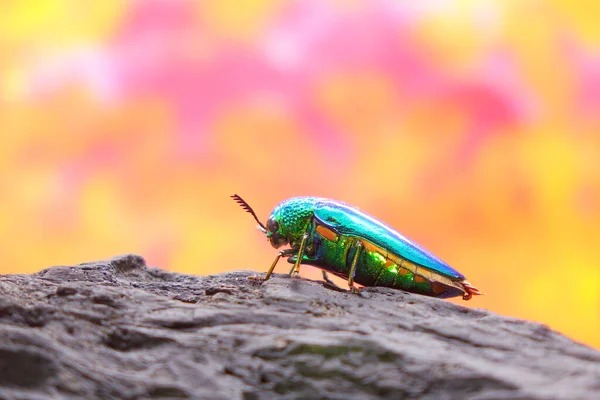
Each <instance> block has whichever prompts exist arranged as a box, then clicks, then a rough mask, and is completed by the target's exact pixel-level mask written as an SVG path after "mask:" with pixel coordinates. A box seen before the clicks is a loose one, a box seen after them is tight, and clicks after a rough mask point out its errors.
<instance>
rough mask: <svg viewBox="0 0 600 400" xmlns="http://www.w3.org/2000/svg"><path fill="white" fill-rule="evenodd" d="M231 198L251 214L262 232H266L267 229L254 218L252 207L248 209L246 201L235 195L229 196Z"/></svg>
mask: <svg viewBox="0 0 600 400" xmlns="http://www.w3.org/2000/svg"><path fill="white" fill-rule="evenodd" d="M231 198H232V199H233V200H234V201H235V202H236V203H238V204H239V205H240V206H241V207H242V208H243V209H244V211H246V212H249V213H250V214H252V216H253V217H254V219H255V220H256V222H258V225H259V226H260V228H261V230H262V231H263V232H267V228H265V226H264V225H263V223H262V222H260V220H259V219H258V217H257V216H256V213H255V212H254V210H253V209H252V207H250V205H248V203H246V200H244V199H242V198H241V197H240V196H238V195H237V194H234V195H233V196H231Z"/></svg>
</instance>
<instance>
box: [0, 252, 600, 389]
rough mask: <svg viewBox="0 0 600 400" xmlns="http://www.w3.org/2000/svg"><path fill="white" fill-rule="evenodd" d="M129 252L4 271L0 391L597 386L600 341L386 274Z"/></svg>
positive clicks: (599, 386)
mask: <svg viewBox="0 0 600 400" xmlns="http://www.w3.org/2000/svg"><path fill="white" fill-rule="evenodd" d="M251 275H253V273H252V272H248V271H237V272H229V273H225V274H220V275H213V276H189V275H181V274H176V273H170V272H166V271H163V270H159V269H154V268H148V267H146V265H145V262H144V260H143V259H142V258H141V257H139V256H135V255H128V256H123V257H118V258H114V259H112V260H109V261H103V262H93V263H85V264H81V265H78V266H74V267H69V266H64V267H54V268H49V269H46V270H43V271H40V272H38V273H36V274H33V275H3V276H0V398H3V399H4V398H7V399H38V398H39V399H43V398H51V397H55V398H118V399H145V398H195V399H271V398H278V399H299V398H302V399H375V398H389V399H479V400H484V399H485V400H492V399H498V400H499V399H507V400H508V399H512V400H515V399H569V400H572V399H600V352H598V351H596V350H594V349H591V348H589V347H586V346H584V345H582V344H579V343H576V342H573V341H572V340H570V339H568V338H566V337H565V336H563V335H561V334H559V333H556V332H554V331H552V330H550V329H548V328H547V327H546V326H544V325H540V324H537V323H533V322H527V321H522V320H518V319H514V318H507V317H501V316H498V315H496V314H493V313H491V312H488V311H484V310H478V309H472V308H465V307H462V306H458V305H455V304H453V303H450V302H447V301H444V300H438V299H433V298H429V297H425V296H419V295H416V294H410V293H407V292H403V291H399V290H392V289H386V288H367V289H365V290H364V291H363V292H362V294H361V295H360V296H359V295H354V294H351V293H349V292H345V291H339V290H333V289H331V288H328V287H326V286H325V285H324V284H323V283H322V282H316V281H311V280H306V279H299V278H289V277H288V276H284V275H275V276H274V277H273V278H272V279H271V280H269V281H267V282H265V283H264V284H262V285H261V284H260V282H257V281H254V280H251V279H248V277H250V276H251Z"/></svg>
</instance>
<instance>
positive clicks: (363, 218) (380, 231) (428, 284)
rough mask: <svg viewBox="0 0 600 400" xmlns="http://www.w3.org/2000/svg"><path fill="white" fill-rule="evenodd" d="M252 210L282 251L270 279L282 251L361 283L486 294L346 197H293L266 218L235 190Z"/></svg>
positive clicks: (437, 293)
mask: <svg viewBox="0 0 600 400" xmlns="http://www.w3.org/2000/svg"><path fill="white" fill-rule="evenodd" d="M231 197H232V198H233V199H234V200H235V201H236V202H237V203H238V204H239V205H241V206H242V208H243V209H244V210H245V211H247V212H249V213H250V214H252V216H253V217H254V219H255V220H256V222H258V227H259V229H260V230H261V231H262V232H263V233H265V234H266V236H267V238H268V240H269V241H270V242H271V245H272V246H273V247H275V248H280V247H282V246H284V245H289V248H287V249H284V250H281V251H279V253H278V254H277V257H276V258H275V260H274V261H273V263H272V264H271V267H270V268H269V270H268V272H267V274H266V276H265V278H264V279H265V280H267V279H269V278H270V277H271V274H272V273H273V270H274V269H275V266H276V265H277V262H278V261H279V260H280V259H281V257H287V260H288V262H289V263H292V264H294V265H293V267H292V269H291V270H290V275H294V274H295V275H298V273H299V271H300V265H301V264H307V265H312V266H314V267H317V268H320V269H321V270H323V271H324V274H323V277H324V278H325V279H326V280H327V276H326V274H325V272H329V273H331V274H333V275H336V276H338V277H341V278H343V279H347V280H348V286H349V288H350V289H351V290H352V291H353V292H358V289H357V288H356V287H355V286H354V283H355V282H356V283H358V284H360V285H362V286H384V287H389V288H394V289H403V290H406V291H409V292H413V293H418V294H422V295H426V296H432V297H439V298H450V297H456V296H462V298H463V299H464V300H469V299H471V297H472V296H473V295H480V294H483V293H481V292H480V291H479V289H477V288H476V287H475V286H473V285H471V284H470V283H469V282H468V281H467V280H466V279H465V277H464V275H462V274H461V273H460V272H458V271H457V270H455V269H454V268H452V267H450V266H449V265H448V264H447V263H445V262H444V261H442V260H441V259H440V258H438V257H436V256H435V255H433V254H432V253H431V252H429V251H427V250H426V249H424V248H423V247H421V246H419V245H418V244H417V243H415V242H413V241H412V240H410V239H408V238H406V237H405V236H403V235H402V234H400V233H399V232H397V231H396V230H394V229H392V228H391V227H389V226H388V225H386V224H384V223H383V222H381V221H379V220H377V219H376V218H374V217H372V216H370V215H368V214H366V213H364V212H362V211H360V210H358V209H357V208H355V207H352V206H349V205H347V204H345V203H343V202H340V201H335V200H330V199H326V198H320V197H294V198H291V199H288V200H285V201H283V202H281V203H280V204H279V205H277V206H276V207H275V208H274V209H273V211H272V212H271V215H270V216H269V219H268V220H267V223H266V224H263V223H262V222H260V220H259V219H258V217H257V216H256V213H255V212H254V210H253V209H252V208H251V207H250V206H249V205H248V203H246V201H244V200H243V199H242V198H241V197H240V196H238V195H237V194H234V195H233V196H231Z"/></svg>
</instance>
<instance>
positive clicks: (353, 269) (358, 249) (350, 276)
mask: <svg viewBox="0 0 600 400" xmlns="http://www.w3.org/2000/svg"><path fill="white" fill-rule="evenodd" d="M362 249H363V244H362V243H361V242H356V253H354V257H353V258H352V264H351V265H350V273H348V287H349V288H350V291H351V292H352V293H354V294H360V290H358V288H357V287H356V286H354V274H355V273H356V264H358V257H359V256H360V253H361V252H362Z"/></svg>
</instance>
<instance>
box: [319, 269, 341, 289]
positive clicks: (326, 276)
mask: <svg viewBox="0 0 600 400" xmlns="http://www.w3.org/2000/svg"><path fill="white" fill-rule="evenodd" d="M321 273H322V274H323V280H324V281H325V282H327V283H329V284H330V285H332V286H337V285H336V284H335V283H334V282H333V281H332V280H331V279H329V275H327V272H325V271H324V270H321Z"/></svg>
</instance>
